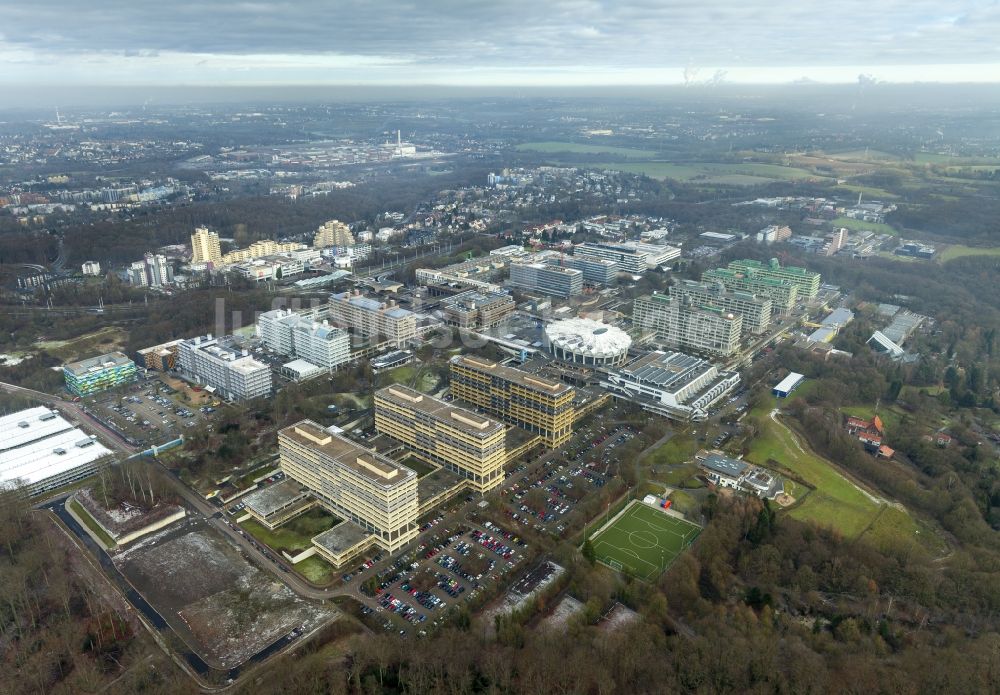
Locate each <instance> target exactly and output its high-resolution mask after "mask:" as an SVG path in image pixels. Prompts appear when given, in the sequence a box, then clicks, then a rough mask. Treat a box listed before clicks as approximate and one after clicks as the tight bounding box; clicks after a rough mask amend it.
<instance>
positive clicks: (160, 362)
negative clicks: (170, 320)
mask: <svg viewBox="0 0 1000 695" xmlns="http://www.w3.org/2000/svg"><path fill="white" fill-rule="evenodd" d="M182 342H184V341H183V340H171V341H170V342H169V343H162V344H160V345H154V346H153V347H148V348H143V349H142V350H138V351H136V354H137V355H138V357H139V361H140V363H141V364H142V366H143V367H145V368H146V369H155V370H156V371H158V372H169V371H170V370H172V369H176V368H177V355H178V353H179V352H180V345H181V343H182Z"/></svg>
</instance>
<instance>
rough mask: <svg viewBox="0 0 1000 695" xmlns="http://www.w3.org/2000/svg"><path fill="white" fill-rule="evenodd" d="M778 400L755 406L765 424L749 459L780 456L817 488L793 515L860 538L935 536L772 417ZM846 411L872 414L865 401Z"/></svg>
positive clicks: (890, 421)
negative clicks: (869, 491)
mask: <svg viewBox="0 0 1000 695" xmlns="http://www.w3.org/2000/svg"><path fill="white" fill-rule="evenodd" d="M773 404H774V400H773V399H768V400H767V401H765V404H764V405H763V406H761V407H759V408H758V409H757V410H755V411H754V414H755V415H756V416H757V417H758V418H759V420H760V422H761V424H762V431H761V434H760V436H759V437H757V439H755V440H754V441H753V443H752V445H751V448H750V453H749V455H748V456H747V459H748V460H749V461H751V462H753V463H756V464H758V465H761V466H765V467H767V466H768V465H769V464H768V461H769V460H773V461H777V462H778V464H779V465H780V466H782V467H784V468H787V469H788V470H790V471H792V472H793V473H795V474H796V475H797V476H798V477H800V478H802V479H803V480H805V481H806V482H808V483H809V484H810V485H812V486H814V487H815V489H814V490H812V491H811V492H809V493H808V494H806V495H805V499H803V500H802V501H801V502H800V503H799V504H797V505H796V506H794V507H792V508H791V510H790V511H789V514H791V516H792V517H794V518H796V519H800V520H804V521H813V522H815V523H818V524H821V525H824V526H831V527H833V528H835V529H837V530H838V531H840V533H842V534H843V535H844V537H845V538H852V539H853V538H858V537H861V536H862V534H864V535H865V537H866V538H870V539H871V540H873V541H875V540H877V541H878V542H885V543H906V542H913V541H917V540H919V541H921V542H922V541H924V540H925V539H926V540H930V535H929V534H926V533H925V534H924V537H921V536H920V529H919V528H918V525H917V523H916V521H915V520H914V519H913V518H912V517H911V516H910V515H909V514H908V513H907V512H906V511H904V510H902V509H898V508H895V507H892V506H890V505H889V504H888V503H887V502H886V501H885V500H882V499H880V498H878V497H876V496H874V495H872V494H870V493H868V492H866V491H864V490H862V489H861V488H860V487H859V486H857V485H856V484H854V483H853V482H852V481H850V480H849V479H847V478H846V477H845V476H844V475H843V474H841V473H840V472H839V471H838V470H837V469H836V467H835V466H834V465H833V464H832V463H830V462H829V461H827V460H826V459H824V458H822V457H820V456H818V455H817V454H815V453H813V452H812V451H811V450H809V449H808V445H807V444H805V443H803V442H800V441H799V437H798V436H797V435H796V434H795V433H794V432H792V431H791V430H790V429H789V428H788V427H787V426H786V425H785V424H784V423H782V422H780V421H779V420H776V419H775V418H773V417H771V413H770V408H771V406H773ZM844 411H845V412H847V413H849V414H852V415H857V416H859V417H860V416H864V417H870V415H871V414H872V411H871V410H869V409H867V408H865V407H863V406H862V407H855V408H845V409H844ZM896 418H898V416H895V417H893V416H892V415H889V414H888V413H886V414H885V415H884V416H883V419H884V420H886V426H887V427H892V426H893V424H896V423H898V419H896ZM771 465H773V464H771ZM792 496H793V497H795V496H796V495H795V494H793V495H792ZM888 510H892V511H891V512H889V511H888Z"/></svg>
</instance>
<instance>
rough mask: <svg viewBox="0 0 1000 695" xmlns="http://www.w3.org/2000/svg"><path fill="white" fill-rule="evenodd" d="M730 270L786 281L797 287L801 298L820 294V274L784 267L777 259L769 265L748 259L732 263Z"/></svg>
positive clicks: (768, 263) (773, 259) (809, 297)
mask: <svg viewBox="0 0 1000 695" xmlns="http://www.w3.org/2000/svg"><path fill="white" fill-rule="evenodd" d="M729 268H730V269H731V270H735V271H737V272H740V273H745V274H747V275H752V276H757V277H764V278H771V279H773V280H786V281H788V282H790V283H792V284H793V285H795V287H796V288H797V289H798V294H799V297H805V298H807V299H813V298H815V297H816V294H817V293H818V292H819V283H820V275H819V273H814V272H812V271H811V270H806V269H805V268H798V267H795V266H786V267H782V266H781V264H780V263H779V262H778V259H777V258H772V259H771V260H770V261H769V262H767V263H761V262H760V261H754V260H748V259H744V260H740V261H731V262H730V263H729Z"/></svg>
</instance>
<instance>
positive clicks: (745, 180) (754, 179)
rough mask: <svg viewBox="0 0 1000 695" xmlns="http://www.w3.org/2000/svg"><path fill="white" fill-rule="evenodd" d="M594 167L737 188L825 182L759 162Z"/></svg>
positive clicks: (800, 172) (593, 165)
mask: <svg viewBox="0 0 1000 695" xmlns="http://www.w3.org/2000/svg"><path fill="white" fill-rule="evenodd" d="M583 166H589V167H594V168H604V169H616V170H618V171H626V172H629V173H632V174H644V175H646V176H649V177H651V178H654V179H674V180H675V181H684V182H690V183H716V184H729V185H736V186H741V185H742V186H747V185H756V184H760V183H769V182H772V181H794V180H799V179H817V180H826V179H824V177H822V176H816V175H814V174H812V173H810V172H808V171H806V170H805V169H798V168H795V167H786V166H781V165H780V164H762V163H759V162H739V163H721V162H682V163H677V162H635V163H633V162H629V163H627V164H606V163H593V164H585V165H583Z"/></svg>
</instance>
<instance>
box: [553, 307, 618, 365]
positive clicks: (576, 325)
mask: <svg viewBox="0 0 1000 695" xmlns="http://www.w3.org/2000/svg"><path fill="white" fill-rule="evenodd" d="M542 344H543V345H544V346H545V349H547V350H548V351H549V352H551V353H552V355H553V356H554V357H555V358H556V359H558V360H562V361H564V362H572V363H573V364H582V365H588V366H594V367H612V366H615V365H619V364H622V363H624V362H625V358H626V357H627V356H628V349H629V346H630V345H632V338H630V337H629V335H628V333H626V332H625V331H623V330H622V329H620V328H617V327H615V326H609V325H608V324H606V323H601V322H600V321H594V320H592V319H565V320H563V321H555V322H553V323H550V324H549V325H547V326H546V327H545V329H544V330H543V332H542Z"/></svg>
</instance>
